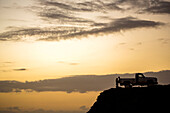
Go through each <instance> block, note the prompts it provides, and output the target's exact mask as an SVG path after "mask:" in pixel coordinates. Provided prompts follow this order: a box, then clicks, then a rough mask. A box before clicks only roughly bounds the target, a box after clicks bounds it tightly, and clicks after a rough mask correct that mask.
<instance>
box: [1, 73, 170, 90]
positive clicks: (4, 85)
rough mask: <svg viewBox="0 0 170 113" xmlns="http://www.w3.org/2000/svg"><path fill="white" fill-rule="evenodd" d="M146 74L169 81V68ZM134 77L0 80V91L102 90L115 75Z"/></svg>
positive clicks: (111, 85)
mask: <svg viewBox="0 0 170 113" xmlns="http://www.w3.org/2000/svg"><path fill="white" fill-rule="evenodd" d="M144 74H145V75H146V76H154V77H157V78H158V80H159V83H160V84H169V83H170V76H169V75H170V70H167V71H160V72H146V73H144ZM118 76H120V77H134V73H133V74H112V75H101V76H97V75H79V76H71V77H63V78H59V79H46V80H40V81H33V82H18V81H0V92H4V93H5V92H6V93H7V92H21V91H22V90H25V91H27V92H31V91H37V92H44V91H64V92H67V93H71V92H80V93H85V92H88V91H103V90H105V89H108V88H111V87H115V78H116V77H118Z"/></svg>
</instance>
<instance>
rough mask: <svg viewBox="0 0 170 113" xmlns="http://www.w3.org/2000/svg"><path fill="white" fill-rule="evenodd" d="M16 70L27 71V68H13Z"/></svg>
mask: <svg viewBox="0 0 170 113" xmlns="http://www.w3.org/2000/svg"><path fill="white" fill-rule="evenodd" d="M13 70H14V71H26V70H27V69H26V68H19V69H13Z"/></svg>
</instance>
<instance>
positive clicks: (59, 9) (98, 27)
mask: <svg viewBox="0 0 170 113" xmlns="http://www.w3.org/2000/svg"><path fill="white" fill-rule="evenodd" d="M37 1H38V2H37V4H35V6H32V7H30V10H32V11H33V12H34V13H35V14H36V15H37V16H38V18H40V19H42V20H44V21H45V22H48V23H49V24H50V25H52V26H50V27H38V26H37V27H21V28H18V27H13V29H8V31H6V32H1V33H0V41H18V40H27V39H28V40H29V38H31V39H33V40H44V41H59V40H66V39H72V38H79V39H80V38H82V37H88V36H89V35H95V36H98V35H101V34H102V35H107V34H111V33H115V32H119V31H121V30H132V29H136V28H151V27H152V28H155V27H158V26H162V25H165V23H162V22H157V21H154V20H148V19H140V18H135V17H133V14H132V16H128V17H127V16H125V17H122V16H120V17H114V16H109V15H106V14H107V13H110V12H114V11H119V13H122V12H128V11H129V10H133V12H134V14H135V13H138V14H143V13H154V14H169V11H170V9H169V8H170V7H169V5H170V2H169V1H163V0H135V1H134V0H133V1H132V0H114V1H113V0H108V1H102V0H95V1H94V0H90V1H85V0H80V1H69V0H68V1H67V0H60V1H58V0H53V1H51V0H37ZM99 12H100V15H96V16H94V18H93V19H92V18H87V16H85V15H88V14H95V13H96V14H98V13H99ZM99 16H100V17H105V19H106V18H107V21H96V18H97V17H99Z"/></svg>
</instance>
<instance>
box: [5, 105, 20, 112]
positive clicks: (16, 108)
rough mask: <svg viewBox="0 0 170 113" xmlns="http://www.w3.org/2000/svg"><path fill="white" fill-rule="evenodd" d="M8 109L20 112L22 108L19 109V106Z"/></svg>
mask: <svg viewBox="0 0 170 113" xmlns="http://www.w3.org/2000/svg"><path fill="white" fill-rule="evenodd" d="M6 109H8V110H11V111H13V110H17V111H20V108H19V107H18V106H14V107H7V108H6Z"/></svg>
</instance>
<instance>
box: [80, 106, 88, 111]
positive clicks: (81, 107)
mask: <svg viewBox="0 0 170 113" xmlns="http://www.w3.org/2000/svg"><path fill="white" fill-rule="evenodd" d="M80 109H81V110H84V111H87V110H88V109H89V108H88V107H86V106H80Z"/></svg>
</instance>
